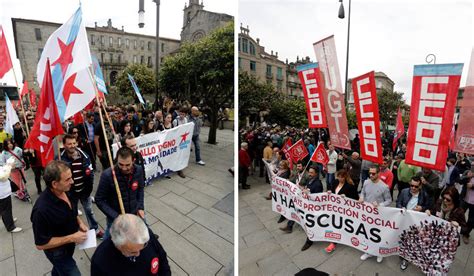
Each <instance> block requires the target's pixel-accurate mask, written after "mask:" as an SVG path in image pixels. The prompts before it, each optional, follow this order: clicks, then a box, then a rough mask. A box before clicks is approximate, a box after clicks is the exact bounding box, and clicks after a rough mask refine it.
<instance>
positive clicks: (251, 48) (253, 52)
mask: <svg viewBox="0 0 474 276" xmlns="http://www.w3.org/2000/svg"><path fill="white" fill-rule="evenodd" d="M249 46H250V47H249V50H250V54H251V55H254V56H255V45H253V43H251V42H250V43H249Z"/></svg>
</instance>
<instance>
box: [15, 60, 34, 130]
mask: <svg viewBox="0 0 474 276" xmlns="http://www.w3.org/2000/svg"><path fill="white" fill-rule="evenodd" d="M12 69H13V76H14V77H15V83H16V90H17V91H16V92H18V91H19V87H18V80H17V79H16V72H15V67H14V66H13V67H12ZM30 93H31V92H30ZM33 93H34V92H33ZM18 95H19V98H20V105H21V110H22V111H23V118H24V119H25V127H26V136H30V130H29V128H28V121H27V120H26V112H25V108H24V107H23V100H22V98H21V95H20V94H18Z"/></svg>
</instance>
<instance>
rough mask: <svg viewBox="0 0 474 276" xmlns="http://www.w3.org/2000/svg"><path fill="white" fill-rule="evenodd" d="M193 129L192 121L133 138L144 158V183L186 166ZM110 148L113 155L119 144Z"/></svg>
mask: <svg viewBox="0 0 474 276" xmlns="http://www.w3.org/2000/svg"><path fill="white" fill-rule="evenodd" d="M193 130H194V123H187V124H184V125H180V126H178V127H175V128H173V129H170V130H165V131H161V132H153V133H150V134H146V135H143V136H140V137H137V138H135V141H136V143H137V148H138V151H140V153H141V154H142V156H143V159H144V160H145V175H146V179H145V182H146V183H149V182H150V181H151V180H153V179H155V178H158V177H161V176H164V175H166V174H169V173H171V172H175V171H179V170H182V169H184V168H186V167H187V166H188V161H189V154H190V150H191V138H192V137H193ZM112 148H113V152H114V156H115V154H116V152H117V150H118V148H119V146H118V144H117V143H115V144H113V146H112Z"/></svg>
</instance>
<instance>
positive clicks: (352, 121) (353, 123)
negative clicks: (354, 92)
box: [346, 110, 358, 129]
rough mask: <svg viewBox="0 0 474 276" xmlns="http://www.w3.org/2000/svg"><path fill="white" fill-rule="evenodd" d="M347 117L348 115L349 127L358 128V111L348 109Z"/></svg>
mask: <svg viewBox="0 0 474 276" xmlns="http://www.w3.org/2000/svg"><path fill="white" fill-rule="evenodd" d="M346 117H347V125H348V127H349V129H354V128H356V129H358V127H357V115H356V112H355V111H353V110H347V111H346Z"/></svg>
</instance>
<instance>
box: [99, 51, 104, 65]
mask: <svg viewBox="0 0 474 276" xmlns="http://www.w3.org/2000/svg"><path fill="white" fill-rule="evenodd" d="M104 59H105V55H104V53H100V62H102V63H104Z"/></svg>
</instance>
